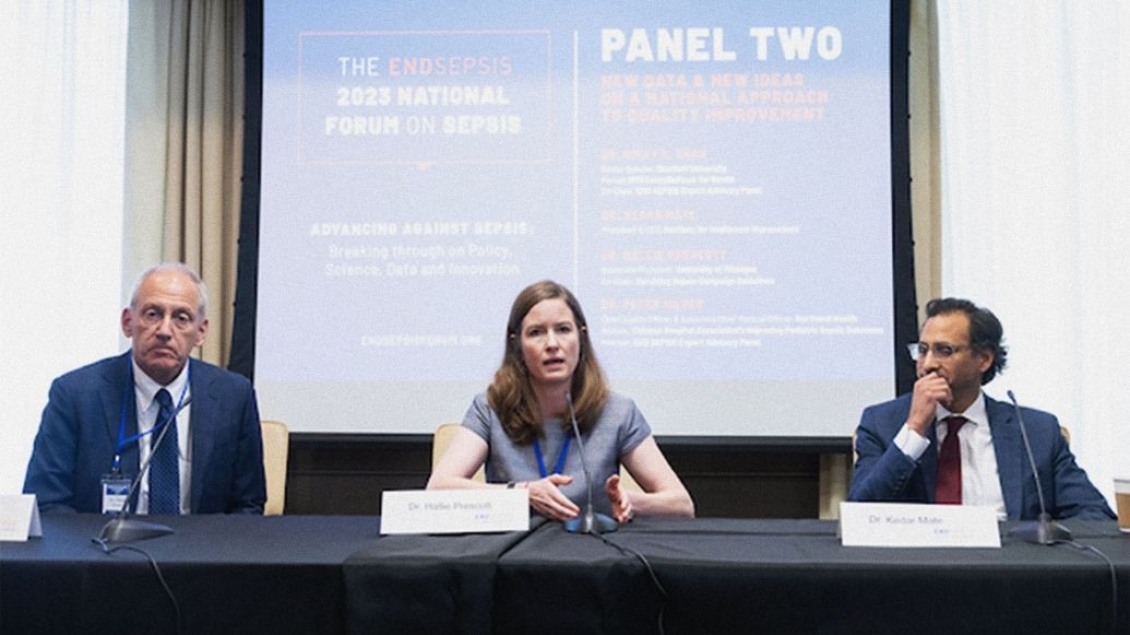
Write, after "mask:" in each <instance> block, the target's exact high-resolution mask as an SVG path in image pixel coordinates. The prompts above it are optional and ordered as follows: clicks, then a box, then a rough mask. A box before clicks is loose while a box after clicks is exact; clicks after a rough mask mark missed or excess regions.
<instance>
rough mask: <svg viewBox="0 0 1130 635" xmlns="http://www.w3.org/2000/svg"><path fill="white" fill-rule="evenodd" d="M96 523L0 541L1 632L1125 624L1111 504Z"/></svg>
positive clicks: (1068, 627) (889, 629) (1124, 547)
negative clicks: (891, 544) (925, 533)
mask: <svg viewBox="0 0 1130 635" xmlns="http://www.w3.org/2000/svg"><path fill="white" fill-rule="evenodd" d="M103 522H104V518H103V517H101V516H95V515H48V516H45V517H44V518H43V533H44V535H43V537H42V538H33V539H31V540H29V541H28V542H26V543H2V544H0V626H2V630H3V632H4V633H75V632H107V633H134V632H142V633H145V632H148V633H178V632H179V633H252V632H255V633H343V632H354V633H415V632H419V633H535V632H536V633H570V634H577V633H611V632H616V633H659V632H662V633H669V634H674V633H908V632H914V633H1056V634H1062V633H1072V634H1083V633H1096V634H1107V633H1111V634H1113V633H1119V634H1126V633H1130V535H1125V534H1120V533H1119V531H1118V528H1117V526H1116V525H1115V523H1114V522H1071V521H1068V522H1066V523H1065V524H1066V525H1067V526H1068V527H1069V528H1070V529H1072V530H1073V532H1074V534H1075V541H1076V544H1075V545H1067V544H1060V545H1054V546H1042V545H1033V544H1027V543H1023V542H1018V541H1013V540H1011V539H1010V538H1008V536H1007V530H1008V527H1009V525H1008V524H1007V523H1006V524H1005V525H1002V535H1004V536H1005V537H1004V539H1003V546H1002V548H1000V549H964V548H963V549H954V548H949V549H943V548H936V549H935V548H929V549H881V548H861V547H843V546H842V545H841V544H840V541H839V539H838V538H837V537H836V524H835V523H834V522H831V521H820V520H748V519H695V520H675V519H637V520H635V521H633V522H632V523H630V524H628V525H625V526H623V527H621V529H620V530H619V531H617V532H614V533H611V534H607V535H605V536H593V535H577V534H569V533H567V532H565V531H564V530H563V529H562V527H561V525H560V524H557V523H550V522H546V521H544V520H542V519H534V520H533V521H532V522H531V529H530V531H528V532H512V533H499V534H468V535H452V536H421V535H409V536H380V533H379V527H380V519H379V518H377V517H371V516H370V517H343V516H275V517H248V516H185V517H177V518H170V519H168V524H169V525H170V526H172V527H173V528H174V530H175V533H173V534H171V535H169V536H164V537H161V538H156V539H152V540H145V541H139V542H136V543H132V544H131V545H130V547H131V548H132V547H136V548H137V549H140V550H143V551H144V552H146V553H145V554H143V553H139V552H136V551H132V550H129V549H123V550H118V551H115V552H114V553H110V554H107V553H105V552H103V551H102V549H101V548H100V547H99V546H98V545H96V544H93V543H92V542H91V540H90V538H91V536H94V535H96V534H97V533H98V530H99V528H100V527H101V525H102V523H103ZM1096 552H1098V553H1096ZM146 554H147V555H146ZM1100 554H1101V555H1100ZM148 557H152V559H153V563H151V562H150V561H149V560H148ZM1108 561H1109V562H1108ZM154 563H155V566H154ZM157 570H159V571H160V574H161V578H159V577H158V575H157V573H156V571H157ZM160 579H163V580H164V582H165V584H167V586H168V591H166V590H165V589H164V588H163V586H162V583H161V581H160ZM172 598H175V600H176V607H177V608H174V603H173V600H172ZM178 611H179V614H178Z"/></svg>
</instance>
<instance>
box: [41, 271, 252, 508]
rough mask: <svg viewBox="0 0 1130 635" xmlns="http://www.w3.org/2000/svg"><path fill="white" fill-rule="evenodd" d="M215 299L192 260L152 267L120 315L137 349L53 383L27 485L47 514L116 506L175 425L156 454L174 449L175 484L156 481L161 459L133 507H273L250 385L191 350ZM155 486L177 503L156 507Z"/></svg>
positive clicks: (171, 479)
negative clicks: (160, 437)
mask: <svg viewBox="0 0 1130 635" xmlns="http://www.w3.org/2000/svg"><path fill="white" fill-rule="evenodd" d="M207 305H208V297H207V289H206V288H205V286H204V283H203V281H201V279H200V277H199V276H198V275H197V274H196V272H194V271H193V270H192V269H190V268H189V267H187V266H185V265H183V264H180V263H165V264H161V265H157V266H155V267H152V268H150V269H149V270H147V271H146V272H145V273H143V274H142V275H141V277H140V278H139V279H138V282H137V284H136V285H135V286H134V290H133V294H132V297H131V299H130V305H129V306H128V307H126V308H125V309H123V310H122V316H121V327H122V332H123V333H125V335H126V337H128V338H130V340H131V341H132V345H131V347H130V350H129V351H127V352H126V353H124V354H123V355H120V356H118V357H112V358H108V359H104V360H102V361H99V362H95V363H93V364H90V365H88V366H84V367H82V368H79V369H78V370H74V371H71V372H69V373H67V374H65V375H63V376H61V377H59V378H58V379H56V380H55V381H54V382H53V383H52V385H51V390H50V393H49V398H48V403H47V407H46V408H44V410H43V418H42V421H41V422H40V426H39V432H38V434H37V435H36V438H35V447H34V450H33V452H32V456H31V461H30V462H29V463H28V468H27V476H26V478H25V480H24V492H25V493H32V494H35V495H36V498H37V500H38V503H39V508H40V510H41V511H43V512H52V511H69V512H89V513H99V512H106V511H113V510H114V508H113V505H112V504H111V505H110V509H109V510H108V509H106V500H112V499H113V493H114V491H113V487H114V484H115V483H116V484H117V485H118V487H119V488H120V484H121V483H122V482H126V483H128V482H129V481H131V480H133V479H134V478H136V476H137V475H138V473H139V469H140V466H141V465H144V464H145V462H146V460H147V459H148V458H149V456H150V453H151V452H152V451H153V448H152V447H151V446H152V445H153V439H154V438H156V437H157V436H158V435H157V433H158V432H160V430H161V428H162V427H163V426H162V424H163V423H167V424H168V425H167V427H168V431H167V432H166V436H165V438H164V439H163V440H162V441H161V443H160V444H157V454H160V453H161V452H163V451H167V452H171V453H172V454H171V456H170V457H168V458H167V459H166V460H165V461H164V463H165V464H167V466H168V467H167V468H166V471H165V476H163V477H162V478H165V479H166V480H165V481H163V482H161V483H160V485H159V486H154V485H153V483H152V482H151V479H152V478H153V477H154V468H155V467H156V465H157V464H158V463H160V462H161V461H157V460H154V461H153V462H152V464H151V465H150V469H149V472H148V475H147V476H146V478H144V479H142V480H141V481H140V485H141V486H140V487H139V488H138V493H137V494H135V498H134V499H133V510H134V511H135V512H137V513H150V512H151V511H152V512H153V513H171V514H176V513H193V514H209V513H256V514H259V513H262V512H263V503H264V501H265V500H266V479H265V477H264V472H263V448H262V439H261V435H260V427H259V410H258V405H257V404H256V400H255V393H254V390H253V389H252V387H251V383H250V382H249V381H248V380H247V379H246V378H244V377H242V376H240V375H236V374H234V373H230V372H228V371H225V370H223V369H220V368H218V367H216V366H213V365H211V364H207V363H205V362H201V361H199V360H196V359H191V358H190V357H189V355H190V353H191V352H192V349H194V348H195V347H197V346H199V345H200V344H201V343H203V342H204V336H205V335H206V334H207V331H208V318H207ZM162 393H163V394H162ZM178 408H179V410H178ZM151 431H152V432H151ZM155 458H156V455H155ZM167 483H172V484H171V485H166V484H167ZM153 487H157V489H159V490H160V491H162V492H165V493H166V499H167V500H160V498H158V499H155V500H154V501H153V506H152V507H151V501H150V497H149V494H150V491H151V490H152V489H153ZM170 488H171V489H170ZM119 491H120V490H119ZM107 495H109V498H107ZM157 501H160V504H158V502H157ZM119 504H120V501H119Z"/></svg>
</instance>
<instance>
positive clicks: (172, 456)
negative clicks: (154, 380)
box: [149, 388, 180, 514]
mask: <svg viewBox="0 0 1130 635" xmlns="http://www.w3.org/2000/svg"><path fill="white" fill-rule="evenodd" d="M157 403H159V404H161V411H160V412H158V413H157V421H156V423H155V424H154V425H156V426H164V425H168V426H169V431H168V432H166V433H165V438H164V439H161V445H160V446H159V447H158V448H157V449H156V451H154V452H153V458H152V459H150V464H149V513H150V514H179V513H180V465H179V463H180V461H179V454H180V448H179V445H180V444H179V443H177V422H176V421H175V420H173V421H169V420H170V419H171V418H172V417H173V398H172V396H171V395H169V391H167V390H165V389H164V388H162V389H161V390H158V391H157ZM160 435H161V428H156V429H154V431H153V434H152V436H150V437H149V438H150V443H156V442H157V438H158V437H159V436H160Z"/></svg>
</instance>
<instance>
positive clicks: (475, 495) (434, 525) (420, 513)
mask: <svg viewBox="0 0 1130 635" xmlns="http://www.w3.org/2000/svg"><path fill="white" fill-rule="evenodd" d="M529 529H530V501H529V493H528V492H527V491H526V490H525V489H502V488H492V489H448V490H400V491H394V492H384V493H383V494H382V495H381V533H382V534H471V533H491V532H501V531H528V530H529Z"/></svg>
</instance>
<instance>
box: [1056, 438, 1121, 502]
mask: <svg viewBox="0 0 1130 635" xmlns="http://www.w3.org/2000/svg"><path fill="white" fill-rule="evenodd" d="M1052 424H1053V425H1052V426H1051V433H1050V436H1051V438H1052V443H1051V448H1052V451H1051V454H1052V462H1051V469H1050V472H1051V473H1052V474H1054V479H1053V484H1052V488H1051V490H1052V495H1051V498H1052V500H1051V501H1049V502H1048V506H1049V508H1050V509H1048V512H1049V513H1050V514H1051V515H1052V517H1054V518H1078V519H1081V520H1111V519H1113V518H1116V516H1115V515H1114V512H1113V511H1112V510H1111V509H1110V506H1109V505H1107V502H1106V499H1105V498H1103V495H1102V493H1101V492H1099V490H1098V489H1097V488H1096V487H1095V486H1094V485H1093V484H1092V483H1091V479H1089V478H1087V473H1086V472H1084V471H1083V468H1081V467H1079V465H1078V464H1077V463H1076V462H1075V455H1074V454H1072V453H1071V448H1070V447H1069V446H1068V445H1067V440H1066V439H1064V438H1063V434H1061V433H1060V428H1059V421H1058V420H1056V419H1055V418H1054V417H1052ZM1045 487H1046V485H1045Z"/></svg>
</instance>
